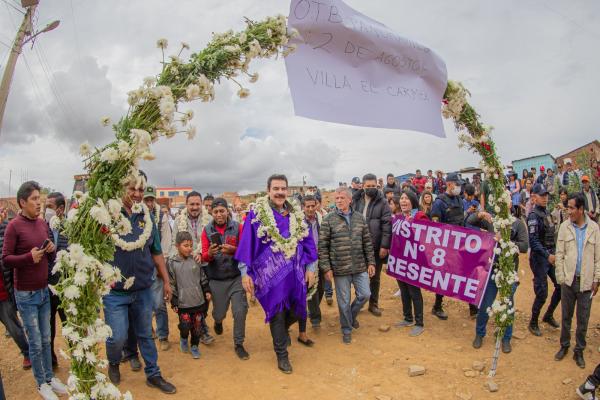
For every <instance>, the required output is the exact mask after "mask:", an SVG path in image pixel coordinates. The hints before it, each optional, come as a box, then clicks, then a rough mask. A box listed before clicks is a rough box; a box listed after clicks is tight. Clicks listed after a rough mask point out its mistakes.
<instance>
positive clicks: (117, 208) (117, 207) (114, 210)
mask: <svg viewBox="0 0 600 400" xmlns="http://www.w3.org/2000/svg"><path fill="white" fill-rule="evenodd" d="M106 205H107V207H108V211H109V212H110V215H111V216H112V217H113V218H118V217H119V215H121V208H122V207H123V204H122V203H121V200H117V199H110V200H108V201H107V202H106Z"/></svg>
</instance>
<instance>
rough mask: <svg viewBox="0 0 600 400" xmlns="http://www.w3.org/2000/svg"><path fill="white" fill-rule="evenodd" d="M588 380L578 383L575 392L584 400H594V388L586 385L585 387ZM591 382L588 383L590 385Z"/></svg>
mask: <svg viewBox="0 0 600 400" xmlns="http://www.w3.org/2000/svg"><path fill="white" fill-rule="evenodd" d="M588 382H589V381H585V382H584V383H583V384H582V385H580V386H579V387H578V388H577V389H576V390H575V393H577V396H579V397H580V398H582V399H584V400H596V399H597V397H596V388H595V387H594V388H593V389H590V388H588V387H586V383H588ZM591 385H592V384H591V383H590V386H591Z"/></svg>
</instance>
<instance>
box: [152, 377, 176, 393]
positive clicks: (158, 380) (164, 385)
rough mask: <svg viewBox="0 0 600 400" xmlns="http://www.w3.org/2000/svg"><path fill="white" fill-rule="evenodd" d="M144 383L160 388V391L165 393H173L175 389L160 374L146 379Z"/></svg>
mask: <svg viewBox="0 0 600 400" xmlns="http://www.w3.org/2000/svg"><path fill="white" fill-rule="evenodd" d="M146 385H148V386H150V387H153V388H156V389H160V391H161V392H163V393H165V394H174V393H175V392H176V391H177V389H176V388H175V386H174V385H173V384H171V383H169V382H167V381H165V380H164V379H163V377H162V376H161V375H156V376H152V377H150V378H148V379H146Z"/></svg>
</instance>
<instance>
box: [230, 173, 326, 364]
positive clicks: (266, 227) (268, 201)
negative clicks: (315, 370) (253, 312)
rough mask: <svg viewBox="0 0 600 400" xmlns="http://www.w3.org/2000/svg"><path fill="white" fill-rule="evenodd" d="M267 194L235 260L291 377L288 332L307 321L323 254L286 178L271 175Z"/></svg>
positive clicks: (259, 202) (251, 214) (244, 232)
mask: <svg viewBox="0 0 600 400" xmlns="http://www.w3.org/2000/svg"><path fill="white" fill-rule="evenodd" d="M267 192H268V196H267V197H264V198H259V199H258V200H257V201H256V206H255V207H254V209H253V210H251V211H250V212H249V213H248V216H247V217H246V222H245V224H244V227H243V230H242V235H241V238H240V243H239V246H238V249H237V251H236V254H235V259H236V260H237V261H238V262H239V264H238V268H239V269H240V272H241V273H242V284H243V286H244V289H245V290H246V292H248V293H249V294H250V295H254V294H256V298H257V299H258V301H259V302H260V304H261V305H262V307H263V309H264V310H265V315H266V319H265V321H266V322H268V323H269V326H270V328H271V336H272V337H273V347H274V349H275V354H276V355H277V366H278V367H279V369H280V370H281V371H282V372H284V373H286V374H290V373H292V365H291V364H290V361H289V359H288V351H287V347H288V346H289V345H290V343H291V341H290V337H289V334H288V329H289V327H290V326H291V325H292V324H293V323H294V322H296V321H297V320H298V319H300V318H306V290H307V285H308V287H311V286H312V285H313V284H314V282H315V271H316V266H317V259H318V256H317V249H316V245H315V241H314V238H313V236H312V233H311V231H310V230H309V229H308V228H307V226H306V223H305V222H304V214H303V213H302V211H301V209H300V208H299V207H298V206H297V205H292V204H291V203H289V202H288V201H287V195H288V181H287V178H286V177H285V175H272V176H270V177H269V179H268V181H267Z"/></svg>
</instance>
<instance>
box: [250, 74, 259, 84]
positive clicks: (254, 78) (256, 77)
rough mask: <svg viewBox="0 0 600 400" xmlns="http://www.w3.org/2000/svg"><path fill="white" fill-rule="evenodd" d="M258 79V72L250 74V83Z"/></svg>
mask: <svg viewBox="0 0 600 400" xmlns="http://www.w3.org/2000/svg"><path fill="white" fill-rule="evenodd" d="M257 80H258V72H255V73H254V74H252V75H250V83H255V82H256V81H257Z"/></svg>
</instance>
